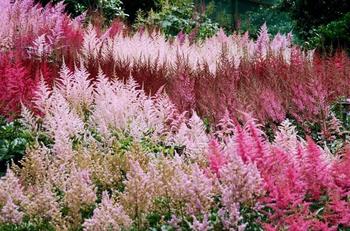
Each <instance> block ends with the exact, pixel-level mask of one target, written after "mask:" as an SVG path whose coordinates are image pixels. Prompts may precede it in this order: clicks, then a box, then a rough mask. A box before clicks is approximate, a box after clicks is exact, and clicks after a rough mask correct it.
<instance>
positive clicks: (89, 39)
mask: <svg viewBox="0 0 350 231" xmlns="http://www.w3.org/2000/svg"><path fill="white" fill-rule="evenodd" d="M101 48H102V43H101V40H100V39H99V38H98V37H97V33H96V31H95V29H94V28H93V26H92V25H89V28H88V29H87V30H86V32H85V34H84V41H83V47H82V53H83V56H84V57H85V58H87V59H90V58H93V59H97V58H98V57H99V54H100V51H101Z"/></svg>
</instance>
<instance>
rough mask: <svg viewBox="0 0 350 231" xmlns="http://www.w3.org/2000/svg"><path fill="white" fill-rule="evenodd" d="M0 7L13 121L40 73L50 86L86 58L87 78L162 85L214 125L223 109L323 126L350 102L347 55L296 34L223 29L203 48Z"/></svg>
mask: <svg viewBox="0 0 350 231" xmlns="http://www.w3.org/2000/svg"><path fill="white" fill-rule="evenodd" d="M2 4H3V6H2V7H1V13H0V14H1V18H2V19H3V20H2V24H3V25H2V26H1V30H0V38H1V44H0V47H1V56H0V60H1V62H0V73H1V79H0V83H1V84H0V86H1V91H0V92H1V93H0V110H1V112H2V113H3V114H7V115H8V116H14V115H16V113H18V112H19V111H20V107H19V106H18V105H20V104H19V103H20V102H22V103H24V104H25V105H27V106H28V107H31V101H30V99H32V98H33V93H34V91H35V89H36V86H37V84H38V82H39V80H40V78H41V76H42V77H43V78H44V79H45V80H46V81H47V82H48V84H50V85H51V83H52V82H53V80H54V79H56V78H57V77H58V74H57V73H58V70H59V68H60V66H61V64H62V63H63V61H65V63H66V65H67V66H69V67H70V68H73V67H74V65H75V63H76V62H84V64H85V65H86V67H87V69H88V70H89V72H90V74H91V78H96V76H97V73H98V70H99V68H101V69H102V70H103V71H104V73H106V74H107V75H108V76H109V77H110V78H117V79H121V80H122V79H127V78H129V77H130V76H133V78H134V79H135V81H136V82H137V83H138V84H139V85H140V86H143V87H144V89H145V90H146V91H147V92H151V93H152V94H155V93H156V92H157V91H158V90H159V89H160V88H161V87H164V88H165V91H166V92H167V94H168V96H169V97H170V98H171V100H172V102H173V103H174V104H175V105H176V106H177V108H178V109H179V110H181V111H191V110H195V111H196V112H197V113H198V114H199V115H201V116H204V117H207V118H208V119H209V120H210V121H216V122H217V121H218V120H219V119H220V118H221V117H222V116H223V115H224V114H225V112H226V111H227V110H228V112H229V114H230V116H234V117H236V118H239V117H240V112H239V111H245V112H252V113H253V116H254V117H255V118H257V119H259V121H260V122H262V123H266V122H281V121H283V120H284V119H285V118H286V117H293V118H295V119H296V120H298V121H299V122H303V121H305V120H310V121H320V120H324V119H325V117H326V116H328V114H329V105H330V104H331V103H333V102H334V101H336V100H337V99H338V98H339V97H348V96H349V92H348V88H347V87H346V86H348V85H349V76H350V68H349V67H350V60H349V58H348V57H347V56H346V54H343V53H341V52H338V53H337V54H336V55H335V56H332V57H328V58H325V57H320V56H319V55H318V54H314V52H313V51H303V50H301V49H300V48H299V47H297V46H294V45H293V44H292V43H291V41H292V35H291V34H288V35H280V34H277V35H276V36H275V37H274V38H272V39H270V38H269V35H268V31H267V27H266V26H265V25H264V26H263V27H262V28H261V32H260V36H259V37H258V39H257V40H256V41H253V40H251V39H250V38H249V36H248V33H246V34H244V35H239V34H233V35H231V36H226V35H225V34H224V33H223V32H222V31H221V32H219V33H218V34H217V35H216V36H214V37H212V38H209V39H207V40H205V41H202V42H192V41H190V40H189V38H188V37H186V36H184V35H183V34H180V35H179V36H178V37H177V38H176V39H173V40H166V39H165V37H164V36H163V35H162V34H159V33H151V32H147V31H140V32H137V33H129V32H128V31H127V30H126V29H125V27H124V26H123V25H122V24H121V23H118V22H115V23H113V24H112V25H111V27H110V28H107V29H105V30H103V29H101V28H96V27H93V26H89V27H84V25H83V23H82V21H81V20H82V17H80V18H77V19H74V20H72V19H70V18H69V17H68V16H67V15H65V14H64V13H63V12H62V9H63V6H62V5H57V6H55V7H52V6H47V7H45V8H42V7H40V6H35V7H33V3H32V1H31V0H25V1H16V3H15V4H10V1H9V0H6V1H3V3H2ZM330 83H331V84H330ZM208 86H211V87H209V88H208Z"/></svg>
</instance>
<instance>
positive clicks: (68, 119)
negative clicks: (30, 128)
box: [43, 89, 84, 154]
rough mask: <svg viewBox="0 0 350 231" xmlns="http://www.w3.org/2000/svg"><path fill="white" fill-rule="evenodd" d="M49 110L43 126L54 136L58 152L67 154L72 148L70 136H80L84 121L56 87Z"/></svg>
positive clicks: (55, 147)
mask: <svg viewBox="0 0 350 231" xmlns="http://www.w3.org/2000/svg"><path fill="white" fill-rule="evenodd" d="M50 101H52V104H51V105H50V108H49V110H48V111H47V112H46V113H45V115H44V118H43V119H44V122H43V127H44V128H45V129H46V130H47V131H48V132H49V134H51V136H52V137H53V138H54V141H55V144H54V150H55V151H56V153H58V154H67V153H69V152H70V150H71V148H72V147H71V146H72V144H71V141H70V138H73V137H74V136H79V134H80V133H83V131H84V123H83V122H82V120H81V119H80V118H79V116H78V115H77V114H76V113H75V112H74V111H72V110H71V108H70V107H69V104H68V102H67V101H66V99H65V98H64V97H63V96H62V95H61V93H60V92H59V91H58V90H57V89H54V90H53V92H52V95H51V96H50Z"/></svg>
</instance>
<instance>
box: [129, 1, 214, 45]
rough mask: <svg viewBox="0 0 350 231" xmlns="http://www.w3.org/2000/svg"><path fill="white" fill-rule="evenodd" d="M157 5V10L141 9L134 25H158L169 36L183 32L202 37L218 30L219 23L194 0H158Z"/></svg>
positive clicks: (137, 26)
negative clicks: (213, 20) (212, 19)
mask: <svg viewBox="0 0 350 231" xmlns="http://www.w3.org/2000/svg"><path fill="white" fill-rule="evenodd" d="M157 6H158V9H159V11H157V12H156V11H153V10H152V9H151V10H150V11H149V12H145V11H143V10H139V11H138V15H137V18H136V21H135V25H134V27H135V28H139V27H157V28H160V29H161V30H162V31H163V32H164V33H165V34H166V35H167V36H175V35H177V34H179V33H180V32H182V33H186V34H192V35H193V37H196V38H200V39H204V38H206V37H210V36H212V35H214V34H215V33H216V32H217V31H218V28H219V25H218V24H217V23H215V22H212V21H211V19H210V18H209V17H208V16H207V14H206V11H205V10H204V9H203V8H202V7H201V5H196V4H195V3H194V1H193V0H184V1H182V0H158V1H157Z"/></svg>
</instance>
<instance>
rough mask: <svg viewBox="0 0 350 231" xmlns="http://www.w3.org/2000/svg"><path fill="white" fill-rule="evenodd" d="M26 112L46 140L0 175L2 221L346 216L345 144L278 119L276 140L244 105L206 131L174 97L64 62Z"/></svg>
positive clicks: (93, 224)
mask: <svg viewBox="0 0 350 231" xmlns="http://www.w3.org/2000/svg"><path fill="white" fill-rule="evenodd" d="M60 73H61V74H60V78H59V79H57V82H56V84H54V86H53V88H52V89H51V90H50V89H49V88H48V87H47V85H46V83H45V82H44V81H41V82H40V85H39V89H38V91H37V92H36V95H35V97H34V107H35V108H36V109H37V110H38V111H39V112H40V113H37V114H38V115H34V114H33V113H32V112H31V111H30V110H29V109H27V108H25V107H24V108H23V111H22V115H23V119H22V120H23V122H24V123H25V124H26V126H27V127H28V129H30V130H31V131H32V133H33V134H41V136H46V137H47V138H48V140H51V141H50V142H47V143H46V144H44V143H41V144H39V143H38V144H37V146H34V147H32V148H30V149H29V150H28V153H27V155H26V156H25V158H24V159H23V160H22V161H21V163H20V165H17V166H13V167H12V168H11V169H9V170H8V171H7V174H6V176H5V177H3V178H2V179H1V183H0V185H1V187H0V189H1V191H0V205H1V211H0V221H1V223H7V224H21V223H23V222H28V221H30V222H32V223H34V224H36V223H40V222H46V223H47V225H48V226H49V227H52V228H54V229H57V230H67V229H68V230H76V229H79V228H81V227H83V229H84V230H108V229H112V230H120V229H136V230H144V229H147V228H149V227H158V228H163V229H167V230H171V229H175V230H176V229H181V228H182V229H192V230H211V229H220V230H221V229H244V228H247V229H249V228H253V227H254V226H258V227H261V228H265V229H267V230H279V229H290V230H307V229H312V230H320V229H321V230H328V229H336V228H340V227H347V226H348V225H349V224H350V204H349V202H348V196H349V192H350V191H349V190H350V181H349V179H350V178H349V177H350V175H349V171H348V166H349V164H350V162H349V161H350V156H349V155H350V154H349V153H350V152H349V151H348V150H347V149H345V150H344V153H343V155H341V156H338V157H335V156H333V155H332V154H331V153H329V152H328V151H327V150H323V149H321V148H320V147H319V146H317V145H316V144H315V143H314V142H313V141H312V140H311V139H307V140H303V139H302V138H300V137H298V135H297V133H296V131H295V127H293V126H292V125H291V124H290V123H289V122H288V121H285V122H283V123H282V125H281V126H280V127H279V130H278V131H277V132H276V136H275V139H274V141H272V142H270V141H268V140H267V139H266V136H265V135H264V133H263V132H262V131H261V130H260V128H259V126H258V125H257V124H256V122H255V121H254V120H253V119H251V118H250V117H249V116H248V115H246V116H245V117H246V122H245V124H244V125H243V126H241V125H239V124H236V123H234V122H233V121H232V120H230V119H229V118H227V117H226V118H223V119H222V120H220V122H219V124H218V127H217V129H216V130H215V131H214V132H212V133H209V134H208V133H206V131H205V127H204V124H203V122H202V120H201V119H200V118H199V117H198V116H197V115H196V113H195V112H193V113H192V116H191V117H190V118H189V119H186V117H185V116H183V115H182V114H180V113H179V112H178V110H176V107H175V106H174V105H173V104H172V103H171V102H170V100H169V98H168V97H167V96H166V95H165V94H164V93H163V92H160V91H159V92H158V93H157V94H155V95H154V96H149V95H147V94H145V92H144V91H142V90H137V89H138V86H137V84H136V83H135V81H133V80H132V79H130V80H129V81H127V82H126V83H123V82H120V81H118V80H113V81H111V80H108V79H107V77H106V76H105V75H104V74H103V73H102V72H100V73H99V74H98V76H97V80H96V81H95V82H92V81H90V80H89V74H88V72H87V71H86V70H85V69H84V67H83V66H82V67H77V68H76V70H74V71H71V70H69V69H68V68H67V67H66V66H64V67H63V68H62V70H61V71H60Z"/></svg>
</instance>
